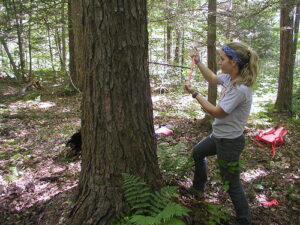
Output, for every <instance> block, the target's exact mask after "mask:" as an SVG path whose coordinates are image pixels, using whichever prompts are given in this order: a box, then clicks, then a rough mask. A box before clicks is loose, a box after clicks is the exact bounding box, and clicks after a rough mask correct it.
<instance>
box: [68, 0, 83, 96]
mask: <svg viewBox="0 0 300 225" xmlns="http://www.w3.org/2000/svg"><path fill="white" fill-rule="evenodd" d="M68 5H69V7H68V14H69V55H70V59H69V71H70V79H71V83H72V84H73V86H75V88H77V89H79V90H80V91H82V90H83V82H84V69H83V68H84V54H83V53H84V49H83V42H84V41H83V40H84V36H83V24H82V20H83V10H82V3H81V1H77V0H69V2H68Z"/></svg>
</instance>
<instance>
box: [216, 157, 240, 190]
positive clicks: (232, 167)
mask: <svg viewBox="0 0 300 225" xmlns="http://www.w3.org/2000/svg"><path fill="white" fill-rule="evenodd" d="M245 166H246V163H245V161H243V160H239V161H232V162H227V161H225V160H218V164H217V168H218V169H217V170H216V172H215V176H214V177H213V179H215V180H217V179H218V180H221V181H222V183H223V189H224V190H225V191H228V189H229V181H228V180H226V179H224V178H223V177H222V176H221V173H220V167H223V168H226V169H227V171H228V172H229V173H235V172H236V171H239V170H241V168H244V167H245Z"/></svg>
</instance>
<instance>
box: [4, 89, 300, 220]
mask: <svg viewBox="0 0 300 225" xmlns="http://www.w3.org/2000/svg"><path fill="white" fill-rule="evenodd" d="M52 92H53V93H55V92H54V91H52V90H51V93H52ZM265 96H266V95H265ZM25 97H26V96H25ZM258 98H259V99H258V100H257V101H258V102H260V101H261V105H259V106H256V105H255V106H254V109H253V112H252V115H251V119H250V121H249V123H248V125H247V131H246V133H245V134H246V139H247V147H246V149H245V151H244V152H243V154H242V160H243V161H245V167H244V168H242V174H241V177H242V182H243V185H244V187H245V191H246V192H247V195H248V197H249V203H250V205H251V206H252V207H253V225H265V224H271V223H272V224H289V221H295V220H294V219H295V216H294V215H296V213H298V212H300V210H299V204H298V203H299V198H298V196H299V192H298V191H297V186H299V178H300V177H299V174H300V169H299V166H298V161H299V160H298V159H299V151H298V149H299V143H298V142H299V135H300V132H299V127H296V126H294V125H293V124H291V123H289V122H288V120H287V119H284V118H279V119H282V120H283V122H284V123H285V124H286V125H287V127H288V135H287V138H286V143H285V144H284V145H283V146H281V147H280V149H278V150H277V152H276V155H275V156H274V157H272V154H271V153H270V152H269V150H270V147H269V146H265V147H263V148H260V147H258V146H257V145H255V144H253V141H252V138H253V136H254V135H255V133H256V132H257V131H258V130H259V129H265V128H266V127H269V126H271V125H274V124H276V123H277V122H278V121H279V120H278V119H276V118H269V117H268V116H267V115H266V114H265V113H260V112H256V111H255V110H258V107H261V109H262V110H264V106H265V105H266V104H267V102H264V101H263V100H264V97H263V96H262V97H258ZM41 99H42V101H41ZM152 101H153V108H154V124H156V128H157V127H158V126H159V125H165V124H166V125H170V126H171V127H172V130H173V134H172V135H169V136H159V137H158V138H157V143H158V145H159V144H162V143H164V144H165V145H166V146H167V147H168V148H173V150H174V151H170V155H169V156H166V155H165V157H168V159H169V160H170V161H169V163H170V164H165V166H167V167H166V168H163V169H162V172H163V173H164V176H166V178H168V182H170V185H173V186H181V187H190V186H191V184H192V179H193V165H191V164H190V160H191V149H192V147H193V146H194V145H195V144H196V143H197V142H199V141H200V140H201V139H202V138H203V137H205V136H207V135H208V134H209V133H210V132H211V125H210V124H207V125H204V124H200V123H198V121H199V120H200V119H201V118H203V116H204V113H203V111H202V109H201V108H200V107H199V104H198V103H197V101H196V100H195V99H193V98H192V97H191V95H189V94H186V93H184V94H183V93H179V94H175V93H166V94H162V95H153V96H152ZM255 101H256V100H255ZM80 103H81V101H80V96H79V95H78V96H76V95H75V96H69V97H63V98H62V97H57V95H53V96H52V95H48V96H46V97H45V96H43V95H41V98H34V99H33V100H22V99H19V100H18V101H16V99H14V100H12V101H7V102H5V103H4V104H2V105H1V110H0V136H1V138H0V217H1V216H2V218H3V221H4V222H3V224H5V225H11V224H26V222H28V221H30V222H31V224H39V225H46V224H47V225H57V224H59V220H60V218H61V217H62V215H64V214H65V213H66V212H67V211H68V209H69V205H70V204H72V202H71V199H72V198H71V194H72V193H73V192H74V190H73V189H74V187H76V185H77V183H78V178H79V173H80V160H76V161H72V162H70V161H67V160H66V158H64V154H63V153H64V151H65V150H66V147H65V143H66V141H67V140H68V138H69V137H70V136H71V135H72V134H73V133H74V132H76V131H77V130H78V129H80V114H81V112H80ZM257 118H258V119H261V120H257ZM257 124H259V126H258V125H257ZM180 144H182V146H184V147H180ZM176 149H177V150H176ZM175 150H176V151H175ZM164 153H167V151H164ZM159 161H160V162H163V157H162V156H160V158H159ZM208 162H209V164H208V166H209V168H208V169H209V182H208V186H207V189H206V191H205V200H204V201H198V200H196V199H195V198H194V197H193V196H191V195H187V196H186V195H182V196H180V201H181V202H183V203H184V204H185V205H186V206H188V207H192V208H193V209H195V210H200V212H201V213H203V210H205V207H206V205H205V204H207V202H209V203H211V204H217V205H219V206H220V207H221V208H222V209H224V210H226V211H227V212H228V215H230V216H233V215H234V213H233V211H234V210H233V206H232V203H231V202H230V200H229V197H228V194H227V193H226V191H225V190H224V187H223V184H222V182H221V181H220V179H219V178H218V176H219V175H218V168H217V166H216V157H210V158H209V160H208ZM161 166H162V165H161ZM168 166H169V167H171V168H168ZM171 169H173V170H175V171H173V170H171ZM170 171H171V172H170ZM182 174H184V175H182ZM70 190H72V191H70ZM270 200H276V201H278V203H279V207H274V206H263V205H262V204H261V202H265V201H270ZM201 210H202V211H201ZM201 215H202V214H200V217H201ZM49 221H51V222H49ZM201 224H203V223H201ZM228 224H230V223H228ZM294 224H296V223H294Z"/></svg>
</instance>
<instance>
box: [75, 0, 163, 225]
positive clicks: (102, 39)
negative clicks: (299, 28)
mask: <svg viewBox="0 0 300 225" xmlns="http://www.w3.org/2000/svg"><path fill="white" fill-rule="evenodd" d="M91 6H92V7H91ZM83 15H84V36H85V41H84V49H85V52H86V53H85V68H86V69H85V77H86V82H85V87H84V92H83V93H84V96H83V114H82V129H81V132H82V141H83V149H82V169H81V174H80V179H79V186H78V195H77V200H76V204H75V206H74V208H73V210H72V212H71V218H70V221H69V223H70V224H72V225H82V224H105V225H106V224H110V222H111V220H112V219H113V217H114V216H115V215H116V214H117V213H119V212H120V211H121V210H122V208H123V206H124V202H123V196H122V195H123V194H122V190H123V189H122V177H121V173H123V172H127V173H130V174H134V175H137V176H140V177H141V178H142V179H144V180H145V181H146V182H148V183H149V184H151V185H152V186H153V187H158V186H159V184H160V180H161V176H160V172H159V167H158V161H157V155H156V142H155V137H154V128H153V112H152V102H151V93H150V82H149V71H148V33H147V12H146V0H137V1H117V0H85V1H84V2H83Z"/></svg>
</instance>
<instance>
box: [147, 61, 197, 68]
mask: <svg viewBox="0 0 300 225" xmlns="http://www.w3.org/2000/svg"><path fill="white" fill-rule="evenodd" d="M149 63H151V64H156V65H161V66H171V67H178V68H184V69H191V68H190V67H187V66H175V65H171V64H166V63H158V62H149Z"/></svg>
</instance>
